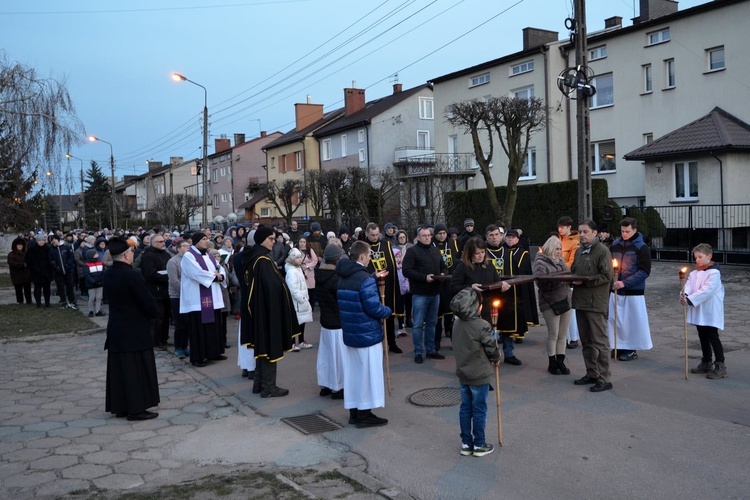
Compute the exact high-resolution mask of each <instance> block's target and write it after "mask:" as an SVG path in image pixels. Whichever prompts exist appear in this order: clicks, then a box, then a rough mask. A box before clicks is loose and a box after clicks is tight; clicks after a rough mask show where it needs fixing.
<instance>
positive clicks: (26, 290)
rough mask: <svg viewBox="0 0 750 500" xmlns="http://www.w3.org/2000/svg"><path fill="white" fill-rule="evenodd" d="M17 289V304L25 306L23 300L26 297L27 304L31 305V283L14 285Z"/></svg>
mask: <svg viewBox="0 0 750 500" xmlns="http://www.w3.org/2000/svg"><path fill="white" fill-rule="evenodd" d="M13 286H14V287H15V289H16V302H18V303H19V304H23V298H24V296H25V297H26V303H27V304H31V281H29V282H28V283H21V284H20V285H13Z"/></svg>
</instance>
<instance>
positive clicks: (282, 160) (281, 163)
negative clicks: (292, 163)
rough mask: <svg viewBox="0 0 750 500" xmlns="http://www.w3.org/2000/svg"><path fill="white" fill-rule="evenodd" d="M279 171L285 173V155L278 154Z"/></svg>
mask: <svg viewBox="0 0 750 500" xmlns="http://www.w3.org/2000/svg"><path fill="white" fill-rule="evenodd" d="M279 173H280V174H284V173H286V155H281V156H279Z"/></svg>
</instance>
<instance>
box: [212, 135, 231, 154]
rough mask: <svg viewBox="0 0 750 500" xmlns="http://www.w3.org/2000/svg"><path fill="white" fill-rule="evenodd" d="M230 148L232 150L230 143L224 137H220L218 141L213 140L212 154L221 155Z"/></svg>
mask: <svg viewBox="0 0 750 500" xmlns="http://www.w3.org/2000/svg"><path fill="white" fill-rule="evenodd" d="M231 148H232V143H231V141H230V140H229V139H227V138H226V137H221V138H220V139H214V153H221V152H222V151H226V150H227V149H231Z"/></svg>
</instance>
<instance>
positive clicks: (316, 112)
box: [294, 95, 323, 132]
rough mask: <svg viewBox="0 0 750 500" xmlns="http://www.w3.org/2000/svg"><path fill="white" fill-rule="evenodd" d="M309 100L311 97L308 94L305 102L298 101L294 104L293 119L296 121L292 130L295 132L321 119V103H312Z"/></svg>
mask: <svg viewBox="0 0 750 500" xmlns="http://www.w3.org/2000/svg"><path fill="white" fill-rule="evenodd" d="M311 101H312V99H310V96H309V95H308V96H307V103H304V104H303V103H301V102H298V103H296V104H295V105H294V120H295V123H296V125H295V126H294V130H296V131H297V132H299V131H300V130H302V129H303V128H305V127H309V126H310V125H312V124H313V123H315V122H316V121H318V120H322V119H323V105H322V104H312V102H311Z"/></svg>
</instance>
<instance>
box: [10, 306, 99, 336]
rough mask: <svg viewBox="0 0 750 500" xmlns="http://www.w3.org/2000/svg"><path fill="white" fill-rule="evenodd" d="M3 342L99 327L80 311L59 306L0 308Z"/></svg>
mask: <svg viewBox="0 0 750 500" xmlns="http://www.w3.org/2000/svg"><path fill="white" fill-rule="evenodd" d="M0 318H2V320H1V321H0V339H3V340H8V339H18V338H24V337H31V336H34V335H49V334H54V333H71V332H80V331H83V330H90V329H92V328H96V327H97V326H98V325H97V324H96V323H94V322H93V321H91V320H89V319H88V318H87V317H86V316H84V315H83V314H81V313H80V312H79V311H73V310H71V309H60V306H58V305H57V304H53V305H51V306H50V307H49V308H46V307H42V308H38V307H36V306H35V305H29V304H3V305H0Z"/></svg>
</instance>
